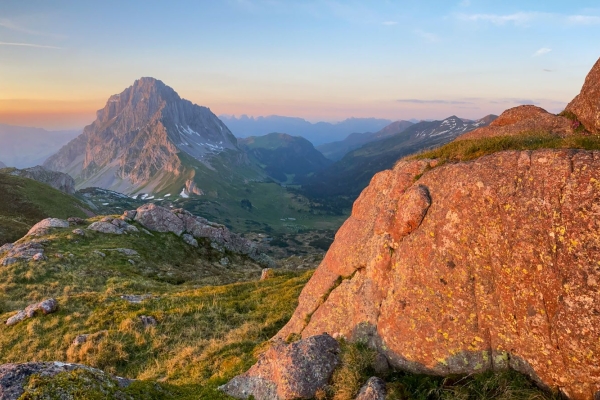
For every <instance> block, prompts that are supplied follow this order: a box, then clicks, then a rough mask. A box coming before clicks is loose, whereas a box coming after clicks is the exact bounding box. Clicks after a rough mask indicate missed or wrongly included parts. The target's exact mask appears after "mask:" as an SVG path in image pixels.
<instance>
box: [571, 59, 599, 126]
mask: <svg viewBox="0 0 600 400" xmlns="http://www.w3.org/2000/svg"><path fill="white" fill-rule="evenodd" d="M565 111H570V112H572V113H573V114H575V116H577V119H578V120H579V122H581V123H582V124H583V126H584V127H585V128H586V129H587V130H588V131H590V132H593V133H596V134H600V59H598V61H596V64H595V65H594V66H593V68H592V70H591V71H590V73H589V74H588V76H587V77H586V78H585V83H584V84H583V87H582V88H581V92H580V93H579V94H578V95H577V96H576V97H575V98H574V99H573V100H572V101H571V102H570V103H569V105H567V108H566V109H565Z"/></svg>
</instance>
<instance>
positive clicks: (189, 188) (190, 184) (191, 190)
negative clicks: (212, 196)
mask: <svg viewBox="0 0 600 400" xmlns="http://www.w3.org/2000/svg"><path fill="white" fill-rule="evenodd" d="M183 193H184V194H185V195H186V196H190V195H192V194H195V195H196V196H202V195H203V194H204V192H203V191H202V189H200V188H199V187H198V185H196V182H194V181H193V180H191V179H188V180H187V181H185V188H184V189H183Z"/></svg>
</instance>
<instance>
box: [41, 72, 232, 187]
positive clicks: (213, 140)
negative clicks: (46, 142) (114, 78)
mask: <svg viewBox="0 0 600 400" xmlns="http://www.w3.org/2000/svg"><path fill="white" fill-rule="evenodd" d="M227 150H231V151H234V152H239V150H238V148H237V142H236V139H235V137H234V136H233V134H232V133H231V132H230V131H229V129H227V127H226V126H225V125H224V124H223V123H222V122H221V121H220V120H219V119H218V118H217V117H216V116H215V115H214V114H213V113H212V112H211V111H210V110H209V109H208V108H206V107H201V106H198V105H195V104H193V103H191V102H189V101H187V100H184V99H182V98H181V97H179V95H178V94H177V93H176V92H175V91H174V90H173V89H172V88H170V87H169V86H167V85H165V84H164V83H163V82H161V81H159V80H156V79H154V78H141V79H139V80H137V81H135V83H134V84H133V85H132V86H130V87H129V88H127V89H125V90H124V91H123V92H122V93H120V94H117V95H114V96H111V97H110V98H109V99H108V102H107V103H106V106H105V107H104V108H103V109H102V110H99V111H98V113H97V118H96V120H95V121H94V122H93V123H92V124H91V125H89V126H87V127H86V128H85V129H84V131H83V133H82V134H81V135H80V136H79V137H77V138H75V139H74V140H72V141H71V142H69V144H67V145H66V146H64V147H63V148H62V149H61V150H60V151H59V152H58V153H57V154H55V155H54V156H52V157H50V158H49V159H48V160H47V161H46V162H45V163H44V166H45V167H47V168H49V169H52V170H56V171H62V172H66V173H69V174H70V175H71V176H73V177H74V178H75V180H76V181H77V185H78V187H88V186H97V187H102V188H105V189H113V190H116V191H119V192H123V193H127V194H131V193H134V192H136V191H137V190H138V189H139V188H141V187H144V190H145V191H146V192H153V191H158V190H159V189H160V188H164V186H165V185H167V184H168V183H167V181H168V180H170V179H173V178H177V177H180V180H181V179H183V181H184V182H185V180H186V179H190V178H193V175H194V170H193V168H192V169H191V170H190V169H189V168H188V169H186V167H185V164H186V161H182V157H183V155H184V154H185V155H186V156H187V157H190V158H191V159H193V160H196V161H198V162H200V163H203V164H205V165H207V166H210V164H211V160H212V158H213V156H215V155H217V154H219V153H221V152H224V151H227ZM184 175H185V176H184ZM182 186H183V185H182Z"/></svg>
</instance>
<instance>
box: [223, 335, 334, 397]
mask: <svg viewBox="0 0 600 400" xmlns="http://www.w3.org/2000/svg"><path fill="white" fill-rule="evenodd" d="M339 351H340V347H339V344H338V342H337V341H336V340H335V339H333V338H332V337H331V336H329V335H318V336H312V337H309V338H306V339H303V340H300V341H297V342H294V343H291V344H287V343H285V342H284V341H282V340H276V341H275V342H274V343H272V345H271V347H270V348H269V349H268V350H267V351H266V352H265V353H263V354H262V355H261V356H260V357H259V360H258V362H257V363H256V364H255V365H254V366H253V367H252V368H250V370H248V371H247V372H246V373H244V374H242V375H238V376H236V377H235V378H233V379H232V380H231V381H229V382H228V383H227V384H225V385H223V386H221V387H219V389H220V390H222V391H223V392H225V393H227V394H228V395H230V396H233V397H235V398H238V399H247V398H248V397H249V396H251V395H252V396H254V398H256V399H274V400H277V399H279V400H287V399H290V400H291V399H297V398H300V399H311V398H313V397H314V396H315V393H316V392H317V390H318V389H321V388H323V387H324V386H325V385H327V382H329V379H330V378H331V375H332V374H333V371H334V370H335V368H336V367H337V366H338V364H339V355H338V354H339Z"/></svg>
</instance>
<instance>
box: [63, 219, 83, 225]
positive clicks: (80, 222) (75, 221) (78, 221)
mask: <svg viewBox="0 0 600 400" xmlns="http://www.w3.org/2000/svg"><path fill="white" fill-rule="evenodd" d="M67 221H68V222H69V223H70V224H71V225H85V219H83V218H79V217H69V218H67Z"/></svg>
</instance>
